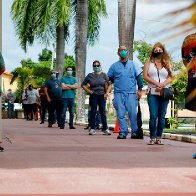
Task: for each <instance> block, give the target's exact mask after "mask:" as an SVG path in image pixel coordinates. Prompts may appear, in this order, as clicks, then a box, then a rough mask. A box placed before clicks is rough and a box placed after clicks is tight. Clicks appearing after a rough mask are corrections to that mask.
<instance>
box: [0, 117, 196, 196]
mask: <svg viewBox="0 0 196 196" xmlns="http://www.w3.org/2000/svg"><path fill="white" fill-rule="evenodd" d="M3 127H4V128H3V129H4V135H5V136H6V137H8V138H9V139H10V141H11V142H12V143H10V142H9V141H8V140H4V144H3V146H4V147H5V151H4V152H2V153H0V182H1V183H0V194H83V195H89V196H90V195H91V196H92V195H94V196H95V195H100V194H101V195H108V196H109V195H116V196H120V195H121V196H125V195H126V196H127V195H135V196H139V195H162V196H164V195H176V196H177V195H179V196H181V195H182V196H183V195H194V196H195V195H196V159H193V158H192V154H193V153H194V152H196V144H191V143H184V142H177V141H172V140H164V143H165V145H164V146H158V145H155V146H149V145H147V142H148V140H149V138H147V137H145V139H144V140H132V139H126V140H117V139H116V136H117V135H116V134H112V135H111V136H103V135H102V134H101V132H98V134H97V135H95V136H89V135H88V133H87V131H85V130H84V129H83V127H81V126H77V129H76V130H69V129H67V128H66V129H64V130H60V129H59V128H57V126H55V127H54V128H48V127H47V124H44V125H40V124H39V122H33V121H25V120H19V119H14V120H7V119H6V120H3ZM67 127H68V126H67ZM114 193H116V194H114ZM117 193H118V194H117ZM130 193H132V194H130ZM136 193H140V194H136ZM147 193H149V194H147ZM150 193H156V194H150ZM157 193H159V194H157ZM164 193H170V194H164ZM179 193H184V194H179ZM185 193H186V194H185ZM188 193H190V194H188Z"/></svg>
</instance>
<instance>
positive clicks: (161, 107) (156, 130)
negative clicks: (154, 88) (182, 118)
mask: <svg viewBox="0 0 196 196" xmlns="http://www.w3.org/2000/svg"><path fill="white" fill-rule="evenodd" d="M147 98H148V106H149V112H150V121H149V129H150V138H151V139H155V138H157V139H160V138H161V136H162V133H163V128H164V126H165V115H166V112H167V106H168V103H169V100H165V99H163V97H161V96H157V95H151V94H148V97H147Z"/></svg>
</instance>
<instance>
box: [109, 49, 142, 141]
mask: <svg viewBox="0 0 196 196" xmlns="http://www.w3.org/2000/svg"><path fill="white" fill-rule="evenodd" d="M117 54H118V56H119V57H120V60H119V61H117V62H115V63H114V64H112V65H111V67H110V68H109V71H108V74H107V75H108V77H109V80H110V81H111V83H113V84H114V99H113V106H114V108H115V110H116V114H117V120H118V124H119V128H120V132H119V135H118V137H117V139H126V137H127V135H128V126H127V122H126V118H125V115H126V112H128V115H129V120H130V124H131V130H132V131H131V138H132V139H138V138H139V136H138V134H137V131H138V126H137V113H136V112H137V111H136V110H137V104H138V100H137V99H140V98H141V90H142V87H143V82H142V77H141V73H142V69H141V68H140V67H139V66H138V65H137V64H136V63H135V62H134V61H132V60H129V59H128V52H127V49H126V47H125V46H120V47H119V48H118V52H117ZM136 83H137V86H138V91H136ZM110 88H111V87H110ZM110 88H108V91H107V92H109V91H110Z"/></svg>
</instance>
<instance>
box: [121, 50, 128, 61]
mask: <svg viewBox="0 0 196 196" xmlns="http://www.w3.org/2000/svg"><path fill="white" fill-rule="evenodd" d="M120 57H121V58H123V59H125V58H127V51H126V50H122V51H121V52H120Z"/></svg>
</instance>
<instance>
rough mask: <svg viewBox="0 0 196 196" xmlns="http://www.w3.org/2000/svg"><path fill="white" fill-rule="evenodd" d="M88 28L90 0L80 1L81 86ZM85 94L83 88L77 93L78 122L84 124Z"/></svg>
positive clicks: (78, 56)
mask: <svg viewBox="0 0 196 196" xmlns="http://www.w3.org/2000/svg"><path fill="white" fill-rule="evenodd" d="M87 26H88V0H78V1H77V5H76V28H75V33H76V47H75V54H76V76H77V79H78V83H79V85H80V84H81V83H82V81H83V80H84V77H85V68H86V46H87V29H88V28H87ZM84 106H85V93H84V91H83V89H82V88H79V89H78V91H77V105H76V121H77V122H84V116H85V115H84V112H85V107H84Z"/></svg>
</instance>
